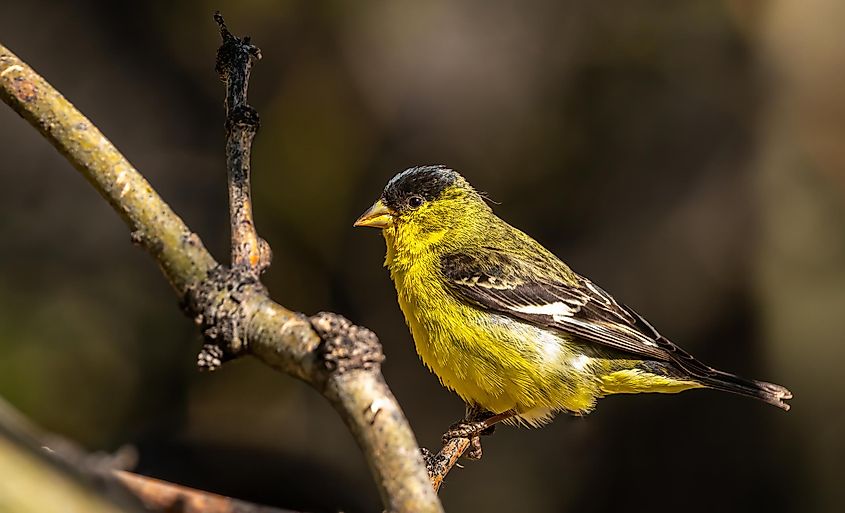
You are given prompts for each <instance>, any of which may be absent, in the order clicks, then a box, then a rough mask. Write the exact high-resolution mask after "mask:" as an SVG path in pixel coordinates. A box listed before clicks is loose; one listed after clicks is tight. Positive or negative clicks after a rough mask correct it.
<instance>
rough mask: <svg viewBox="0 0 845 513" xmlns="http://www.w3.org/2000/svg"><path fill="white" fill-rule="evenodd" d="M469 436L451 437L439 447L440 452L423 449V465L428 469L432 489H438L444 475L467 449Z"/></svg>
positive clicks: (444, 477)
mask: <svg viewBox="0 0 845 513" xmlns="http://www.w3.org/2000/svg"><path fill="white" fill-rule="evenodd" d="M469 447H470V440H469V438H451V439H449V440H448V441H447V442H446V443H445V444H443V447H442V448H441V449H440V452H438V453H437V454H433V453H431V452H429V451H428V449H423V454H424V456H425V467H426V470H428V477H429V479H431V486H432V487H434V491H435V492H438V491H440V485H442V484H443V480H445V479H446V475H447V474H448V473H449V471H450V470H452V467H454V466H455V465H457V463H458V459H460V457H461V456H463V454H464V453H465V452H466V451H467V449H469Z"/></svg>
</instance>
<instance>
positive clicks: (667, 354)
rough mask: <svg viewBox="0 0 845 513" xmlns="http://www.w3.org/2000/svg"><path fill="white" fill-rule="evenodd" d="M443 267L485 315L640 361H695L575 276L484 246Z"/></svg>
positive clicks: (456, 290)
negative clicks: (481, 250)
mask: <svg viewBox="0 0 845 513" xmlns="http://www.w3.org/2000/svg"><path fill="white" fill-rule="evenodd" d="M440 269H441V272H442V274H443V277H444V279H445V280H446V283H447V289H448V290H449V291H451V292H452V293H453V294H454V295H455V296H456V297H457V298H459V299H460V300H462V301H464V302H466V303H469V304H472V305H474V306H477V307H480V308H483V309H485V310H487V311H493V312H496V313H500V314H504V315H508V316H510V317H514V318H517V319H521V320H524V321H527V322H530V323H532V324H536V325H539V326H544V327H548V328H554V329H558V330H561V331H563V332H566V333H570V334H572V335H576V336H578V337H580V338H583V339H586V340H589V341H592V342H595V343H598V344H601V345H604V346H606V347H610V348H613V349H616V350H620V351H625V352H628V353H631V354H633V355H636V356H638V357H641V358H646V359H657V360H665V361H669V360H672V361H675V360H676V359H679V358H680V359H686V358H687V357H689V358H690V359H692V357H691V356H689V355H688V354H687V353H686V352H685V351H683V350H682V349H680V348H678V347H677V346H675V345H674V344H673V343H672V342H670V341H669V340H667V339H666V338H664V337H662V336H661V335H660V334H659V333H658V332H657V330H655V329H654V328H653V327H652V326H651V325H650V324H649V323H648V322H646V320H645V319H643V318H642V317H641V316H640V315H638V314H637V313H636V312H634V311H633V310H631V309H630V308H628V307H626V306H624V305H622V304H620V303H618V302H617V301H616V300H615V299H613V297H612V296H611V295H610V294H608V293H607V292H605V291H604V290H602V289H600V288H599V287H597V286H596V285H593V284H592V283H591V282H590V281H589V280H587V279H586V278H583V277H581V276H578V275H577V274H574V273H572V275H571V276H569V275H567V276H561V275H559V273H555V272H549V271H548V270H544V269H542V268H539V267H538V266H537V264H536V263H535V262H532V261H530V260H528V261H526V260H524V259H517V258H515V257H510V256H509V255H508V254H507V253H505V252H504V251H497V250H493V249H492V248H485V253H484V254H482V255H468V254H466V253H453V254H450V255H446V256H444V257H442V259H441V267H440Z"/></svg>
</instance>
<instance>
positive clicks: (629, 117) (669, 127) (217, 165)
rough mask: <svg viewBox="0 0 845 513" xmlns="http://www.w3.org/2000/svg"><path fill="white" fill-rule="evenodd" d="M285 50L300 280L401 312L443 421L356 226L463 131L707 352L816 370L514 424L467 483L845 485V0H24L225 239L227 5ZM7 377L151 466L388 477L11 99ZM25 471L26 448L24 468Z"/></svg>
mask: <svg viewBox="0 0 845 513" xmlns="http://www.w3.org/2000/svg"><path fill="white" fill-rule="evenodd" d="M215 9H221V10H222V11H223V13H224V15H225V16H226V19H227V21H228V23H229V25H230V27H231V28H232V30H233V31H234V32H236V33H238V34H250V35H252V36H253V38H254V41H255V42H256V43H257V44H258V45H259V46H260V47H261V49H262V51H263V55H264V58H263V60H262V61H261V62H260V63H259V64H258V65H257V66H256V68H255V70H254V73H253V80H252V88H251V92H250V100H251V103H252V104H253V105H254V106H255V107H256V108H257V109H258V111H259V112H260V114H261V117H262V128H261V130H260V132H259V134H258V136H257V139H256V142H255V148H254V174H255V177H254V187H255V204H256V216H257V224H258V227H259V231H260V233H261V234H262V235H263V236H264V237H265V238H266V239H267V240H268V241H269V242H270V244H271V245H272V247H273V250H274V253H275V261H274V264H273V267H272V268H271V270H270V271H269V272H268V273H267V274H266V279H265V282H266V284H267V285H268V286H269V288H270V290H271V291H272V293H273V295H274V297H275V298H276V299H277V300H279V301H280V302H282V303H283V304H285V305H287V306H289V307H291V308H294V309H297V310H301V311H303V312H308V313H314V312H316V311H319V310H333V311H337V312H340V313H343V314H344V315H346V316H348V317H350V318H351V319H353V320H354V321H356V322H358V323H361V324H363V325H366V326H368V327H370V328H372V329H373V330H374V331H376V332H377V333H378V334H379V335H380V337H381V340H382V341H383V343H384V346H385V352H386V354H387V356H388V359H387V362H386V364H385V366H384V372H385V374H386V377H387V380H388V381H389V383H390V385H391V386H392V387H393V390H394V392H395V393H396V395H397V396H398V398H399V400H400V402H401V404H402V405H403V407H404V409H405V412H406V413H407V415H408V417H409V419H410V421H411V423H412V425H413V427H414V429H415V431H416V434H417V436H418V438H419V440H420V442H421V443H422V444H424V445H426V446H429V447H432V446H435V445H436V444H437V442H438V440H439V436H440V434H441V433H442V431H443V430H444V429H445V428H446V427H447V426H448V425H449V424H450V423H452V422H453V421H455V420H457V419H458V418H459V417H460V416H461V414H462V413H463V406H462V405H461V403H460V401H459V400H458V399H457V398H456V397H454V396H452V395H451V394H449V393H448V392H446V391H445V390H443V389H442V388H441V387H440V386H439V385H438V383H437V381H436V379H435V378H434V377H433V376H431V375H429V374H428V373H427V371H425V370H424V369H423V367H422V365H421V364H420V363H419V361H418V359H417V356H416V355H415V353H414V350H413V347H412V342H411V339H410V336H409V334H408V332H407V330H406V328H405V326H404V322H403V319H402V316H401V313H400V311H399V309H398V307H397V305H396V302H395V295H394V291H393V289H392V284H391V283H390V281H389V279H388V276H387V272H386V271H385V270H384V269H382V267H381V263H382V258H383V252H384V247H383V241H382V240H381V237H380V236H379V234H378V233H376V232H375V231H362V230H353V229H352V227H351V225H352V221H353V220H354V219H355V217H356V216H357V215H358V214H359V213H360V212H361V211H363V210H364V209H365V208H366V207H368V206H369V205H370V204H371V202H372V201H373V200H374V199H375V198H376V196H377V195H378V194H379V192H380V190H381V188H382V187H383V185H384V183H385V182H386V180H387V179H388V178H390V177H391V176H392V175H393V174H394V173H395V172H397V171H399V170H401V169H404V168H406V167H408V166H411V165H416V164H426V163H439V164H448V165H450V166H451V167H453V168H455V169H457V170H459V171H461V172H462V173H463V174H465V175H466V176H467V177H468V178H469V180H470V181H471V182H472V183H474V184H475V185H476V186H477V187H478V188H479V189H482V190H485V191H487V192H488V193H489V195H490V196H491V197H492V198H493V199H494V200H496V201H498V202H500V203H501V204H500V205H498V206H496V211H497V212H498V213H499V214H500V215H501V216H503V217H504V218H506V219H507V220H509V221H511V222H512V223H513V224H515V225H517V226H519V227H521V228H523V229H524V230H525V231H527V232H529V233H531V234H533V235H534V236H536V238H538V240H540V241H541V242H543V243H544V244H545V245H547V246H548V247H549V248H551V249H552V250H553V251H554V252H556V253H557V254H558V255H560V256H562V257H563V258H564V259H566V260H567V261H568V262H569V263H570V264H572V266H573V267H574V268H575V269H576V270H578V271H579V272H581V273H582V274H584V275H586V276H588V277H591V278H592V279H593V280H594V281H596V282H597V283H599V284H600V285H602V286H603V287H604V288H606V289H608V290H610V291H611V292H613V293H614V294H615V295H616V296H617V297H619V298H621V299H622V300H623V301H625V302H626V303H628V304H629V305H631V306H633V307H635V308H636V309H637V310H639V311H640V312H641V313H642V314H644V315H645V316H646V317H647V318H649V319H650V320H651V321H652V322H653V323H654V324H655V325H656V326H658V327H659V328H660V329H661V330H662V331H663V332H664V333H665V334H666V335H667V336H669V337H670V338H671V339H673V340H675V341H677V342H679V343H680V344H681V345H683V346H684V347H685V348H687V349H689V350H690V351H691V352H693V353H694V354H696V355H698V356H700V357H701V358H702V359H703V360H704V361H706V362H709V363H712V364H714V365H716V366H719V367H721V368H725V369H727V370H734V371H736V372H739V373H741V374H744V375H747V376H750V377H756V378H760V379H768V380H771V381H775V382H778V383H782V384H785V385H787V386H789V387H790V388H791V389H792V390H793V392H794V393H795V395H796V398H795V399H794V400H793V402H792V404H793V410H792V411H791V412H789V413H784V412H782V411H780V410H777V409H775V408H772V407H769V406H766V405H763V404H760V403H756V402H753V401H749V400H746V399H742V398H738V397H733V396H730V395H725V394H720V393H716V392H707V391H694V392H689V393H686V394H683V395H681V396H636V397H631V396H626V397H616V398H609V399H606V400H604V401H602V402H601V403H600V404H599V408H598V410H597V411H596V412H595V413H593V414H592V415H589V416H587V417H584V418H569V417H560V418H558V419H557V420H556V422H555V423H554V424H552V425H551V426H549V427H547V428H545V429H542V430H517V429H513V428H507V427H505V428H500V429H498V430H497V433H496V434H495V436H493V437H492V438H489V439H487V440H485V455H484V459H483V461H482V462H480V463H467V464H466V466H465V468H464V469H457V470H455V471H454V472H453V473H452V475H450V477H449V479H448V481H447V483H446V485H445V486H444V489H443V491H442V494H441V495H442V497H443V500H444V503H445V506H446V507H447V509H448V510H449V511H455V512H464V511H485V512H487V513H494V512H511V511H528V512H562V511H576V510H577V511H581V512H605V511H629V512H634V511H649V512H661V511H666V512H670V511H671V512H674V511H688V512H697V511H701V512H704V511H716V510H718V511H766V512H769V513H774V512H787V511H801V512H806V511H839V510H840V508H841V506H842V504H845V491H843V490H845V488H843V487H842V484H841V483H842V481H843V478H845V400H843V393H845V377H843V370H842V366H843V361H845V358H843V357H845V348H843V318H845V145H843V141H845V40H843V35H842V29H841V27H842V23H843V21H845V3H843V2H841V1H839V0H805V1H802V2H795V1H791V0H771V1H760V0H756V1H753V0H746V1H741V0H723V1H714V0H692V1H686V2H661V1H655V0H627V1H612V2H577V1H571V0H568V1H566V0H565V1H560V0H544V1H531V2H516V1H505V0H494V1H491V0H470V1H465V2H449V1H446V0H432V1H428V2H410V1H397V2H387V1H384V2H375V1H356V2H341V1H312V0H279V1H276V0H249V1H240V2H233V1H222V0H221V1H216V2H212V1H208V0H193V1H178V2H172V1H163V0H155V1H149V2H114V1H96V2H95V1H81V0H77V1H74V2H59V1H53V2H47V1H43V0H28V1H26V2H20V1H12V0H0V37H2V42H3V43H4V44H6V45H7V46H9V47H10V48H11V49H12V50H13V51H15V52H17V53H18V55H19V56H20V57H22V58H23V59H24V60H26V61H27V62H29V63H30V64H31V65H32V66H33V67H34V68H35V69H36V70H38V71H39V72H41V73H42V74H43V75H44V76H45V77H46V78H47V79H48V80H49V81H50V82H52V84H53V85H55V86H56V87H57V88H58V89H59V90H60V91H62V92H63V93H64V94H65V95H66V96H67V97H68V98H69V99H70V100H71V101H73V102H74V103H75V104H76V105H77V106H78V107H79V108H80V109H81V110H82V111H83V112H84V113H86V114H87V115H88V116H89V117H90V118H91V119H92V120H93V121H94V123H95V124H97V125H98V126H99V127H100V128H101V129H102V130H103V132H105V133H106V134H107V135H108V136H109V137H110V138H111V139H112V141H114V142H115V143H116V145H117V146H118V147H119V148H120V149H121V150H122V151H123V152H124V153H125V154H126V155H127V157H128V158H129V159H130V160H131V161H132V162H133V163H134V164H135V165H136V166H137V167H138V168H139V169H140V170H141V171H142V172H143V173H144V174H145V175H146V176H147V177H148V178H149V179H150V181H151V182H152V183H153V184H154V186H155V187H156V188H157V189H158V190H159V192H160V193H161V194H162V196H163V197H164V198H165V199H166V200H167V201H169V202H170V204H171V205H172V206H173V208H174V209H175V210H176V211H177V212H178V213H179V214H180V215H182V216H183V217H184V218H185V220H186V221H187V222H188V224H189V225H190V226H191V227H193V228H194V229H195V230H196V231H198V232H199V234H200V235H201V236H202V238H203V240H204V241H205V243H206V244H207V246H208V247H209V248H210V249H211V250H212V251H213V252H214V253H215V255H217V257H218V258H221V259H224V260H225V259H226V256H227V252H228V242H227V237H228V221H227V208H226V195H225V177H224V160H223V151H222V148H223V135H224V134H223V122H222V104H221V98H222V87H221V84H220V83H219V81H218V79H217V77H216V75H215V73H214V70H213V64H214V52H215V49H216V47H217V44H218V34H217V31H216V27H215V25H214V24H213V22H212V20H211V14H212V12H213V11H214V10H215ZM0 155H2V159H0V182H2V187H0V241H2V242H1V243H0V248H2V250H0V396H2V397H4V398H5V399H7V400H8V401H10V402H11V403H12V404H14V405H15V406H16V407H17V408H19V409H21V410H22V411H24V412H25V413H26V414H27V415H29V416H30V417H31V418H32V419H34V420H35V421H37V422H38V423H40V424H41V425H42V426H44V427H46V428H48V429H50V430H53V431H55V432H58V433H61V434H63V435H65V436H67V437H69V438H72V439H74V440H77V441H79V442H80V443H82V444H84V445H85V446H86V447H87V448H89V449H91V450H104V451H111V450H114V449H116V448H118V447H120V446H122V445H125V444H130V445H133V446H135V447H136V448H137V449H138V451H139V454H140V460H139V465H138V471H140V472H142V473H147V474H150V475H154V476H158V477H162V478H164V479H168V480H172V481H176V482H180V483H185V484H188V485H192V486H196V487H200V488H204V489H210V490H213V491H217V492H220V493H224V494H231V495H235V496H238V497H241V498H245V499H251V500H254V501H260V502H264V503H268V504H273V505H278V506H284V507H288V508H300V509H303V510H306V511H313V512H334V511H339V510H343V511H346V512H363V511H380V509H379V505H378V497H377V493H376V491H375V488H374V486H373V485H372V483H371V481H370V477H369V474H368V472H367V470H366V467H365V464H364V461H363V459H362V457H361V456H360V454H359V452H358V450H357V448H356V446H355V444H354V441H353V440H352V438H351V436H350V435H349V434H348V433H347V432H346V430H345V428H344V426H343V424H342V422H341V421H340V420H339V418H338V417H337V415H336V414H335V413H334V412H333V411H332V410H331V408H330V407H329V406H328V405H327V404H326V403H325V402H324V401H323V400H322V399H321V398H320V397H319V396H318V395H317V394H315V393H314V392H313V391H311V390H310V389H308V388H307V387H306V386H304V385H302V384H301V383H299V382H297V381H295V380H293V379H291V378H288V377H286V376H283V375H279V374H276V373H274V372H271V371H270V370H268V369H267V368H265V367H264V366H262V365H261V364H259V363H258V362H256V361H253V360H251V359H244V360H242V361H237V362H234V363H232V364H230V365H227V366H226V367H225V368H224V369H223V370H221V371H220V372H217V373H214V374H199V373H198V372H196V370H195V369H194V366H193V364H194V360H195V353H196V351H197V349H198V347H199V343H200V341H199V339H198V336H197V335H196V333H195V330H194V327H193V326H192V323H191V322H190V321H189V320H188V319H186V318H184V317H183V316H182V314H181V313H180V311H179V309H178V307H177V303H176V300H175V298H174V296H173V294H172V292H171V291H170V290H169V288H168V285H167V284H166V283H165V281H164V279H163V278H162V277H161V276H160V274H159V272H158V270H157V269H156V266H155V265H154V263H153V262H152V260H151V259H150V258H149V257H148V256H147V255H145V254H143V252H141V251H140V250H138V249H136V248H134V247H133V246H132V245H131V244H130V242H129V235H128V233H127V231H126V229H125V227H124V226H123V225H122V223H121V222H120V221H119V219H118V218H117V216H116V215H115V214H114V212H112V211H111V210H110V208H109V207H108V206H107V205H106V204H105V202H103V201H102V200H101V199H100V198H99V197H98V196H97V194H96V192H95V191H94V190H93V189H92V188H91V187H90V186H89V185H88V184H87V183H85V181H84V180H83V179H82V178H81V177H80V176H78V175H77V174H76V173H75V172H74V171H73V169H72V168H71V167H70V166H69V165H68V164H67V163H66V162H65V161H64V160H63V159H62V158H61V157H60V156H59V155H58V154H57V153H56V152H55V150H53V148H51V147H50V146H49V145H48V144H47V143H46V142H45V141H44V140H42V139H41V138H40V137H39V136H38V135H37V134H36V132H35V131H34V130H32V129H31V128H30V127H29V126H28V125H27V124H26V123H25V122H24V121H22V120H21V119H19V118H18V117H17V116H16V115H15V114H13V113H12V112H11V110H9V109H7V108H5V107H3V108H0ZM0 479H2V476H0Z"/></svg>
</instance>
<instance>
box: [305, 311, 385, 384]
mask: <svg viewBox="0 0 845 513" xmlns="http://www.w3.org/2000/svg"><path fill="white" fill-rule="evenodd" d="M310 321H311V325H312V326H313V327H314V330H315V331H316V332H317V334H318V335H319V336H320V339H321V340H322V343H320V346H319V347H318V348H317V356H318V358H319V360H320V361H321V362H322V363H323V365H324V366H325V368H326V370H328V371H329V372H330V373H335V374H343V373H346V372H349V371H351V370H356V369H366V370H379V369H380V368H381V362H383V361H384V353H382V350H381V344H380V343H379V341H378V337H377V336H376V334H375V333H373V332H372V331H370V330H368V329H367V328H363V327H361V326H356V325H355V324H353V323H352V322H351V321H350V320H349V319H347V318H346V317H343V316H342V315H338V314H334V313H329V312H320V313H318V314H317V315H314V316H313V317H311V318H310Z"/></svg>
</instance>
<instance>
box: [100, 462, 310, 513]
mask: <svg viewBox="0 0 845 513" xmlns="http://www.w3.org/2000/svg"><path fill="white" fill-rule="evenodd" d="M114 475H115V477H116V478H117V479H118V480H119V481H120V482H121V483H123V484H124V485H125V486H126V488H128V489H129V490H130V491H131V492H132V493H134V494H135V495H136V496H137V497H138V498H140V499H141V501H142V502H143V503H144V505H146V506H147V507H148V508H150V509H152V510H154V511H166V512H167V513H296V512H294V511H291V510H287V509H278V508H271V507H270V506H260V505H258V504H253V503H251V502H247V501H241V500H238V499H232V498H231V497H226V496H223V495H217V494H216V493H209V492H204V491H202V490H196V489H194V488H188V487H187V486H182V485H177V484H173V483H168V482H167V481H161V480H159V479H154V478H151V477H146V476H141V475H138V474H133V473H131V472H126V471H124V470H117V471H115V472H114Z"/></svg>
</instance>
